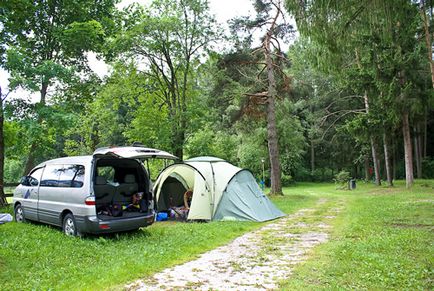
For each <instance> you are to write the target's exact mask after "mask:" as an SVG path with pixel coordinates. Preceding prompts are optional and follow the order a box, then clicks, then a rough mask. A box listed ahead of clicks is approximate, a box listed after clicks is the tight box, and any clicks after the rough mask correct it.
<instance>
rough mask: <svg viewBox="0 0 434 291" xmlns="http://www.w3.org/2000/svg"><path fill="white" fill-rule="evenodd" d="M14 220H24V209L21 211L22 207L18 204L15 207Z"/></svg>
mask: <svg viewBox="0 0 434 291" xmlns="http://www.w3.org/2000/svg"><path fill="white" fill-rule="evenodd" d="M14 212H15V221H16V222H26V218H25V217H24V211H23V207H22V206H21V205H20V204H18V205H17V206H16V207H15V211H14Z"/></svg>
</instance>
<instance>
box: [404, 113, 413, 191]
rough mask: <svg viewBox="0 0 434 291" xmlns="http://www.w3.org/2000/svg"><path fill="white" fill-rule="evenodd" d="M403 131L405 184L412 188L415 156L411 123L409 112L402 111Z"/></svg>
mask: <svg viewBox="0 0 434 291" xmlns="http://www.w3.org/2000/svg"><path fill="white" fill-rule="evenodd" d="M402 133H403V137H404V159H405V184H406V187H407V188H411V187H412V186H413V183H414V177H413V156H412V148H411V136H410V125H409V121H408V112H407V111H404V112H403V113H402Z"/></svg>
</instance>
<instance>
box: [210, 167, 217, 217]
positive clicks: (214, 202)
mask: <svg viewBox="0 0 434 291" xmlns="http://www.w3.org/2000/svg"><path fill="white" fill-rule="evenodd" d="M209 164H210V166H211V173H212V193H211V195H212V205H213V206H212V209H211V210H212V213H211V219H212V217H213V216H214V210H215V205H216V201H215V188H216V185H215V173H214V167H213V166H212V162H210V163H209Z"/></svg>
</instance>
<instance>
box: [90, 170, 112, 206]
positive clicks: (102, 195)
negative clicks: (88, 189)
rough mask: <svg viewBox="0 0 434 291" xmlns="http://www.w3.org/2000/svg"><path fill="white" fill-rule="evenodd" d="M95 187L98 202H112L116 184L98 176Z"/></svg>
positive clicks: (101, 203) (99, 203)
mask: <svg viewBox="0 0 434 291" xmlns="http://www.w3.org/2000/svg"><path fill="white" fill-rule="evenodd" d="M93 189H94V191H95V199H96V201H95V202H96V204H98V205H103V204H110V203H112V200H113V196H114V195H115V192H116V186H114V185H111V184H108V183H107V180H106V179H105V178H104V177H102V176H96V178H95V185H94V186H93Z"/></svg>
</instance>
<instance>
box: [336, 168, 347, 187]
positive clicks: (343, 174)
mask: <svg viewBox="0 0 434 291" xmlns="http://www.w3.org/2000/svg"><path fill="white" fill-rule="evenodd" d="M350 177H351V176H350V172H347V171H340V172H339V173H337V174H336V176H335V184H336V187H337V188H339V189H346V188H347V184H348V181H349V180H350Z"/></svg>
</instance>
